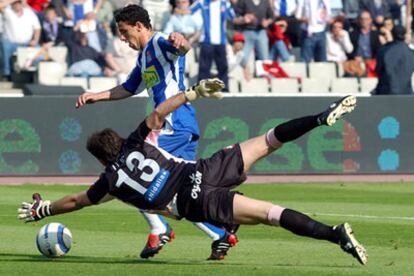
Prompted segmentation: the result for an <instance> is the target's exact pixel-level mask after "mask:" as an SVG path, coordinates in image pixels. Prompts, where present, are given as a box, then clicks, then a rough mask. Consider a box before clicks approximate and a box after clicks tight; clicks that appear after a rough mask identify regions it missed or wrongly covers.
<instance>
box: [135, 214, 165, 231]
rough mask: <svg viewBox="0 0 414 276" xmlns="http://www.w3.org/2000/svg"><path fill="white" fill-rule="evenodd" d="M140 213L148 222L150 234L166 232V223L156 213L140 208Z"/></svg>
mask: <svg viewBox="0 0 414 276" xmlns="http://www.w3.org/2000/svg"><path fill="white" fill-rule="evenodd" d="M140 213H141V214H142V215H143V216H144V218H145V220H146V221H147V222H148V225H149V227H150V232H151V234H155V235H159V234H161V233H165V232H167V225H166V222H165V220H164V219H163V218H162V216H160V215H157V214H149V213H146V212H143V211H141V210H140Z"/></svg>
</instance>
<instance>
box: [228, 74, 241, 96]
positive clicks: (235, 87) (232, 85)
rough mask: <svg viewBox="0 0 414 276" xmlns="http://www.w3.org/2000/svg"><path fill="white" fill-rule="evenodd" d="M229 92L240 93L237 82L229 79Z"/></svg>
mask: <svg viewBox="0 0 414 276" xmlns="http://www.w3.org/2000/svg"><path fill="white" fill-rule="evenodd" d="M229 92H230V93H240V88H239V80H237V79H233V78H231V79H229Z"/></svg>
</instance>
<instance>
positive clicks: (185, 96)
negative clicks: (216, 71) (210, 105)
mask: <svg viewBox="0 0 414 276" xmlns="http://www.w3.org/2000/svg"><path fill="white" fill-rule="evenodd" d="M223 88H224V83H223V82H222V81H221V80H219V79H217V78H216V79H206V80H201V81H200V82H199V83H198V84H197V85H195V86H193V87H191V88H189V89H187V90H186V91H184V93H179V94H177V95H174V96H172V97H170V98H168V99H167V100H166V101H164V102H162V103H161V104H160V105H158V106H157V107H156V108H155V110H154V111H153V112H152V113H151V114H150V115H149V116H148V117H147V118H146V119H145V120H146V124H147V126H148V128H150V129H161V128H162V126H163V124H164V119H165V117H166V116H167V115H168V114H170V113H171V112H174V111H175V110H176V109H178V108H179V107H180V106H182V105H183V104H185V103H186V102H188V101H191V102H192V101H195V100H196V99H197V98H198V97H204V98H212V99H221V98H222V97H223V94H222V93H221V92H220V90H222V89H223Z"/></svg>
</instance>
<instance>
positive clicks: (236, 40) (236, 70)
mask: <svg viewBox="0 0 414 276" xmlns="http://www.w3.org/2000/svg"><path fill="white" fill-rule="evenodd" d="M232 41H233V43H232V44H227V63H228V68H229V69H228V75H229V77H230V78H238V77H239V75H240V72H243V67H242V66H241V63H242V60H243V46H244V41H245V40H244V35H243V34H242V33H235V34H234V35H233V38H232Z"/></svg>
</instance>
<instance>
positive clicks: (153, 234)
mask: <svg viewBox="0 0 414 276" xmlns="http://www.w3.org/2000/svg"><path fill="white" fill-rule="evenodd" d="M115 20H116V22H117V25H118V29H119V32H120V34H121V39H122V40H123V41H125V42H126V43H128V44H129V46H130V47H131V48H132V49H135V50H137V51H140V54H139V56H138V59H137V65H136V67H135V68H134V69H133V71H132V72H131V73H130V75H129V77H128V79H127V80H126V82H124V83H123V84H122V85H119V86H116V87H114V88H112V89H110V90H108V91H103V92H100V93H90V92H85V93H83V94H82V95H81V96H79V98H78V100H77V102H76V107H78V108H79V107H82V106H83V105H85V104H87V103H94V102H97V101H105V100H119V99H124V98H128V97H131V96H133V95H134V94H137V93H141V92H142V91H144V90H145V89H146V90H147V91H148V93H149V95H150V96H151V98H152V99H153V102H154V105H155V107H157V106H158V105H159V104H160V103H162V102H163V101H165V100H166V99H168V98H169V97H171V96H173V95H175V94H177V93H179V91H184V90H185V86H184V64H185V58H184V55H185V54H186V53H187V52H188V51H189V50H190V49H191V45H190V44H189V43H188V42H187V41H186V40H185V38H184V37H183V36H182V35H181V34H179V33H171V34H170V35H169V36H167V35H165V34H162V33H160V32H154V31H153V30H152V26H151V21H150V18H149V15H148V12H147V10H145V9H144V8H142V7H140V6H138V5H129V6H126V7H124V8H122V9H120V10H118V11H117V12H116V13H115ZM165 121H166V124H165V126H164V127H163V129H162V131H161V132H160V133H159V135H158V137H157V140H156V143H157V144H158V146H159V147H161V148H162V149H164V150H166V151H167V152H168V153H171V154H172V155H174V156H176V157H180V158H184V159H186V160H195V158H196V148H197V144H198V142H197V140H198V139H199V129H198V124H197V120H196V117H195V111H194V108H193V107H192V106H191V105H190V104H185V105H183V106H181V107H180V108H178V109H177V110H176V111H174V112H173V113H171V114H169V115H168V116H167V117H166V119H165ZM141 213H142V214H143V215H144V217H145V219H146V221H147V222H148V224H149V225H150V228H151V231H150V234H149V235H148V241H147V243H146V245H145V247H144V249H143V250H142V252H141V254H140V256H141V258H149V257H153V256H154V255H155V254H157V253H158V252H159V250H160V249H161V248H162V247H163V246H164V245H165V244H166V242H167V241H171V240H172V239H173V238H174V232H173V230H172V229H171V227H170V226H169V225H168V223H167V222H166V221H165V220H164V219H163V218H162V216H160V215H157V214H149V213H147V212H141ZM195 225H196V226H197V227H198V228H200V229H201V230H202V231H203V232H204V233H206V234H207V235H208V236H209V237H211V238H212V239H213V243H212V245H211V250H212V251H211V255H210V257H209V259H210V260H221V259H223V258H224V256H225V255H226V254H227V251H228V250H229V248H230V247H231V246H233V245H235V243H236V242H237V237H236V236H235V234H234V233H232V232H234V231H231V229H229V231H231V232H228V231H226V230H224V229H222V228H218V227H216V226H214V225H211V224H208V223H202V222H198V223H195Z"/></svg>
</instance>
